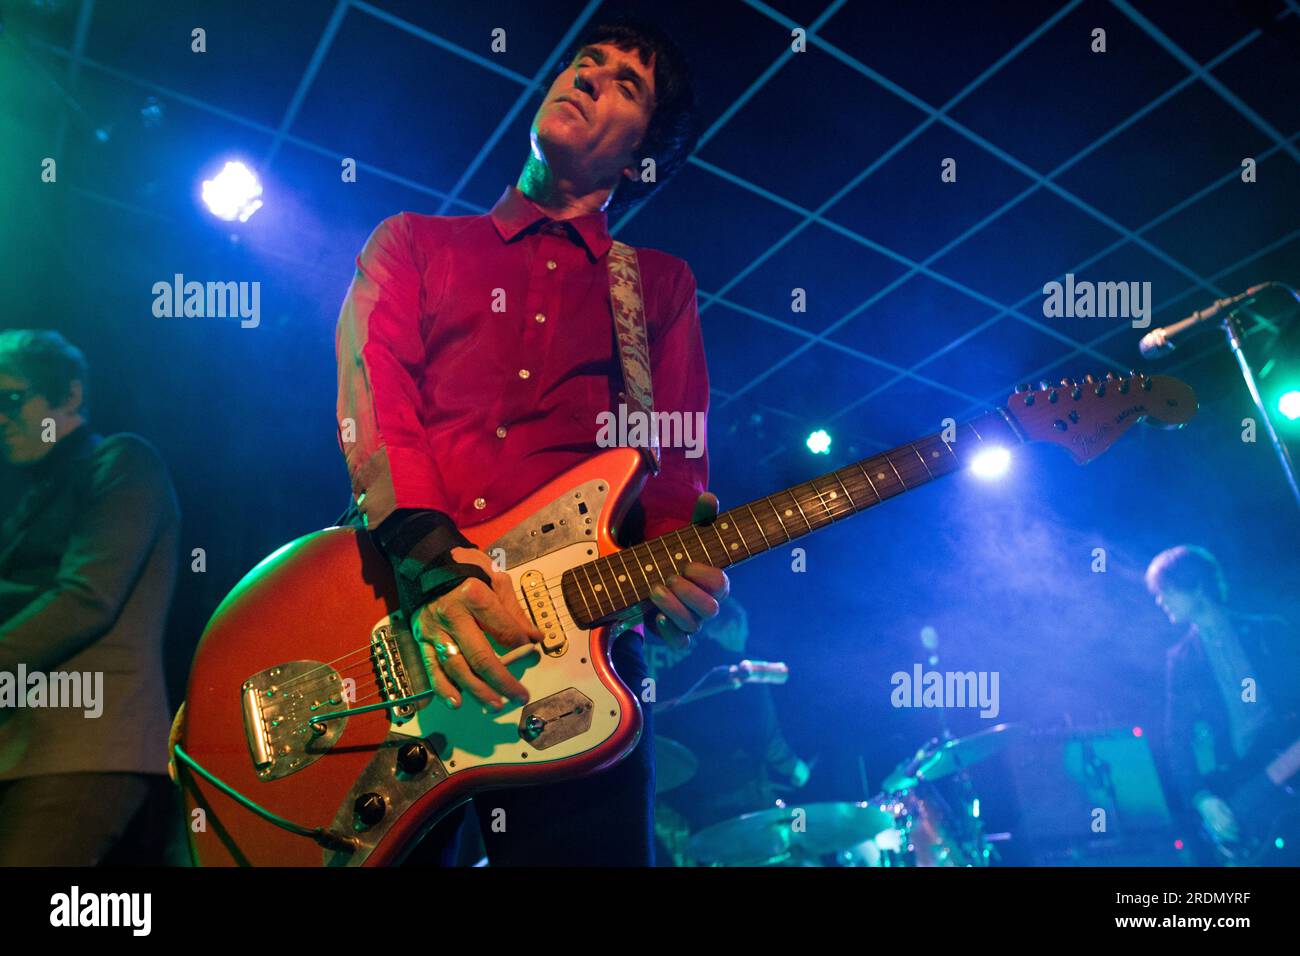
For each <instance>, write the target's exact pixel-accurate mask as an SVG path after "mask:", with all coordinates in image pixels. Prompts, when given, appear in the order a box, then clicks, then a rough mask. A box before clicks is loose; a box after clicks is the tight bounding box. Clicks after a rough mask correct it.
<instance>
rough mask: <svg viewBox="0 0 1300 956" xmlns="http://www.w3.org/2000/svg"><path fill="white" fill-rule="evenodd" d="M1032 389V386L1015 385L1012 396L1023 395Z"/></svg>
mask: <svg viewBox="0 0 1300 956" xmlns="http://www.w3.org/2000/svg"><path fill="white" fill-rule="evenodd" d="M1033 387H1034V386H1032V385H1017V386H1016V390H1015V393H1014V394H1016V395H1021V394H1023V393H1025V392H1027V391H1029V390H1030V389H1031V388H1033Z"/></svg>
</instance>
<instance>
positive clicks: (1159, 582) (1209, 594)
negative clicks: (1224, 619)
mask: <svg viewBox="0 0 1300 956" xmlns="http://www.w3.org/2000/svg"><path fill="white" fill-rule="evenodd" d="M1146 584H1147V590H1148V591H1150V592H1151V593H1152V594H1156V593H1158V592H1160V591H1164V590H1167V589H1168V588H1176V589H1177V590H1179V591H1186V592H1187V593H1188V594H1194V593H1195V592H1197V591H1200V592H1201V593H1202V594H1203V595H1205V597H1206V598H1208V599H1209V600H1211V601H1213V602H1215V603H1216V604H1226V603H1227V601H1228V583H1227V581H1225V580H1224V578H1223V569H1222V568H1221V567H1219V561H1218V559H1217V558H1215V556H1214V555H1213V554H1211V553H1210V552H1209V551H1207V550H1206V549H1205V548H1201V547H1197V546H1196V545H1194V544H1180V545H1178V547H1176V548H1169V549H1167V550H1165V551H1161V552H1160V553H1159V554H1157V555H1156V556H1155V557H1154V558H1152V559H1151V564H1150V565H1149V566H1148V567H1147V573H1146Z"/></svg>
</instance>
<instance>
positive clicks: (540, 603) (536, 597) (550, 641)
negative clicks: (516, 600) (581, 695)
mask: <svg viewBox="0 0 1300 956" xmlns="http://www.w3.org/2000/svg"><path fill="white" fill-rule="evenodd" d="M519 586H520V587H521V588H522V589H523V595H524V600H525V601H527V602H528V613H529V614H531V615H532V617H533V623H534V624H536V625H537V629H538V630H539V631H541V632H542V653H544V654H546V655H547V656H548V657H560V656H562V655H563V654H564V652H565V651H567V650H568V649H569V639H568V637H567V636H565V633H564V627H563V626H562V625H561V624H560V616H559V614H558V613H556V610H555V602H554V601H552V600H551V592H550V591H549V590H548V589H547V587H546V578H545V577H544V576H543V575H542V572H541V571H536V570H533V571H525V572H524V574H523V576H522V577H521V578H520V579H519Z"/></svg>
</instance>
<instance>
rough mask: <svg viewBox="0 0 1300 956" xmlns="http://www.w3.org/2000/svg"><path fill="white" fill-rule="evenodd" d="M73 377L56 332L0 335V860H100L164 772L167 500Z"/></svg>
mask: <svg viewBox="0 0 1300 956" xmlns="http://www.w3.org/2000/svg"><path fill="white" fill-rule="evenodd" d="M86 381H87V369H86V361H85V358H84V357H83V356H82V354H81V352H80V350H78V349H77V348H76V347H75V346H73V345H72V344H71V343H69V342H68V341H67V340H66V339H65V338H64V337H63V336H61V335H59V334H58V333H57V332H49V331H30V330H15V331H5V332H0V455H3V457H4V459H5V461H6V462H7V463H8V464H9V465H11V466H15V467H16V469H17V472H18V478H19V479H20V484H21V486H22V490H21V491H20V493H19V494H18V495H17V496H16V497H15V498H14V499H13V500H10V501H4V502H0V519H2V523H0V866H23V865H28V866H89V865H93V864H96V863H98V862H100V861H101V860H102V859H103V858H104V856H105V855H106V854H107V853H108V851H109V850H110V849H111V848H112V847H113V845H114V844H115V843H116V842H117V840H118V838H119V837H120V836H121V835H122V833H123V831H124V830H125V829H126V827H127V825H128V823H130V821H131V818H132V817H133V816H134V815H135V814H136V812H137V811H138V810H139V809H140V808H141V807H142V806H143V805H144V802H145V800H146V797H147V796H149V795H150V792H151V791H156V790H157V789H158V788H157V783H156V782H159V781H162V780H163V779H164V778H163V777H162V776H161V775H162V774H164V773H165V770H166V759H167V758H166V741H167V725H168V719H167V712H166V691H165V688H164V685H163V674H162V659H161V642H162V633H163V626H164V623H165V621H166V619H167V610H168V605H169V604H170V602H171V595H172V588H173V585H174V583H175V578H176V561H177V547H178V530H179V520H180V516H179V510H178V508H177V504H176V495H175V492H174V491H173V489H172V484H171V479H170V478H169V477H168V474H167V469H166V466H165V465H164V464H163V462H162V459H161V458H159V457H158V453H157V452H156V451H154V449H153V448H152V446H150V445H149V444H148V443H147V442H145V441H144V440H143V439H141V438H139V437H138V436H135V435H129V434H119V435H111V436H109V437H107V438H101V437H100V436H99V435H96V434H95V433H94V431H93V429H92V428H91V426H90V424H89V422H88V419H87V404H86V399H87V393H86ZM163 789H164V792H165V784H163Z"/></svg>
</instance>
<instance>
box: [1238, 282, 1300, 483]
mask: <svg viewBox="0 0 1300 956" xmlns="http://www.w3.org/2000/svg"><path fill="white" fill-rule="evenodd" d="M1292 295H1295V293H1294V292H1293V293H1292ZM1223 330H1224V332H1225V333H1227V336H1228V348H1230V349H1232V355H1233V357H1234V358H1236V360H1237V364H1238V365H1239V366H1241V377H1242V378H1243V379H1245V380H1246V388H1247V390H1249V392H1250V397H1251V398H1252V399H1253V400H1254V402H1255V407H1256V408H1257V409H1259V414H1260V416H1261V417H1262V418H1263V419H1264V429H1265V430H1266V431H1267V432H1268V438H1269V441H1271V442H1272V443H1273V450H1274V451H1276V452H1277V458H1278V461H1279V462H1280V463H1281V465H1282V474H1283V475H1285V476H1286V481H1287V484H1288V485H1289V486H1290V488H1291V496H1292V497H1293V498H1295V502H1296V505H1297V507H1300V485H1297V484H1296V474H1295V463H1294V462H1293V461H1292V460H1291V452H1290V451H1289V450H1288V449H1287V447H1286V444H1285V443H1284V442H1283V441H1282V439H1281V438H1280V437H1279V436H1278V433H1277V429H1276V428H1274V427H1273V418H1272V416H1271V415H1269V413H1268V409H1267V408H1266V407H1265V406H1264V399H1263V397H1262V396H1261V395H1260V394H1259V385H1258V384H1257V382H1256V381H1255V372H1254V370H1253V369H1251V367H1250V360H1249V359H1247V358H1246V353H1245V351H1243V350H1242V347H1241V345H1242V340H1243V339H1244V338H1245V336H1243V335H1242V331H1241V319H1240V317H1239V316H1238V310H1236V309H1233V310H1232V311H1231V312H1229V313H1228V315H1227V317H1226V318H1225V319H1224V320H1223Z"/></svg>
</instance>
